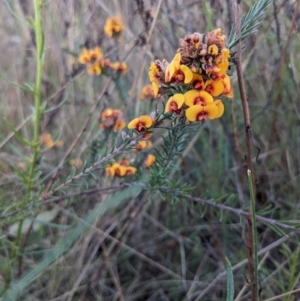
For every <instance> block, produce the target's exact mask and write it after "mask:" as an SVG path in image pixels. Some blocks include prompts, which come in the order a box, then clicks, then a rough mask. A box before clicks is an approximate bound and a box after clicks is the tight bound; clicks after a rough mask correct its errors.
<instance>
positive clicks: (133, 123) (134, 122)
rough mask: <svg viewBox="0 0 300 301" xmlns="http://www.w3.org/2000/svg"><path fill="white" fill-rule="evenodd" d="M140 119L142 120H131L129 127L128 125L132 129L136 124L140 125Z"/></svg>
mask: <svg viewBox="0 0 300 301" xmlns="http://www.w3.org/2000/svg"><path fill="white" fill-rule="evenodd" d="M139 121H140V119H139V118H134V119H133V120H131V121H130V122H129V123H128V125H127V127H128V128H129V129H130V130H132V129H135V128H136V126H137V125H138V123H139Z"/></svg>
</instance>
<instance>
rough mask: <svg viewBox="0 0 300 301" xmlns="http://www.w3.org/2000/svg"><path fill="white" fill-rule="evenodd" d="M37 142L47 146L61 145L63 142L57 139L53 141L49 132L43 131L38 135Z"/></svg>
mask: <svg viewBox="0 0 300 301" xmlns="http://www.w3.org/2000/svg"><path fill="white" fill-rule="evenodd" d="M39 142H40V144H41V145H44V146H46V147H47V148H50V147H62V146H63V144H64V142H63V141H62V140H58V141H56V142H54V141H53V138H52V136H51V134H49V133H43V134H41V135H40V139H39Z"/></svg>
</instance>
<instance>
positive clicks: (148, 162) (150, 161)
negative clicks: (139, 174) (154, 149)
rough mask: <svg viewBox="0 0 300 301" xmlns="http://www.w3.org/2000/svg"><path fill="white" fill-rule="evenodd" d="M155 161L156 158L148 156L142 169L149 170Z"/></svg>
mask: <svg viewBox="0 0 300 301" xmlns="http://www.w3.org/2000/svg"><path fill="white" fill-rule="evenodd" d="M155 161H156V157H155V156H154V155H152V154H149V155H148V156H147V157H146V159H145V161H144V167H146V168H149V167H151V166H152V165H153V164H154V163H155Z"/></svg>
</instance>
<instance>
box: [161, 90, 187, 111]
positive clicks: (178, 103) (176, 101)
mask: <svg viewBox="0 0 300 301" xmlns="http://www.w3.org/2000/svg"><path fill="white" fill-rule="evenodd" d="M184 100H185V98H184V95H183V94H179V93H177V94H174V95H173V96H171V97H170V98H169V99H168V101H167V103H166V109H165V112H178V110H179V109H180V108H181V107H182V105H183V104H184Z"/></svg>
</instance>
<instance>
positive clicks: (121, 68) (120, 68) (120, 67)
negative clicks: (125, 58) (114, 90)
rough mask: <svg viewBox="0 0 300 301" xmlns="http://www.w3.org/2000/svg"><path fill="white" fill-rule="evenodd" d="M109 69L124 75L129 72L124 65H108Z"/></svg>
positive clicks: (118, 63) (116, 63) (117, 63)
mask: <svg viewBox="0 0 300 301" xmlns="http://www.w3.org/2000/svg"><path fill="white" fill-rule="evenodd" d="M110 68H112V69H113V70H118V72H120V73H126V72H128V71H129V68H128V66H127V64H126V63H124V62H123V63H120V62H115V63H111V64H110Z"/></svg>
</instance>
